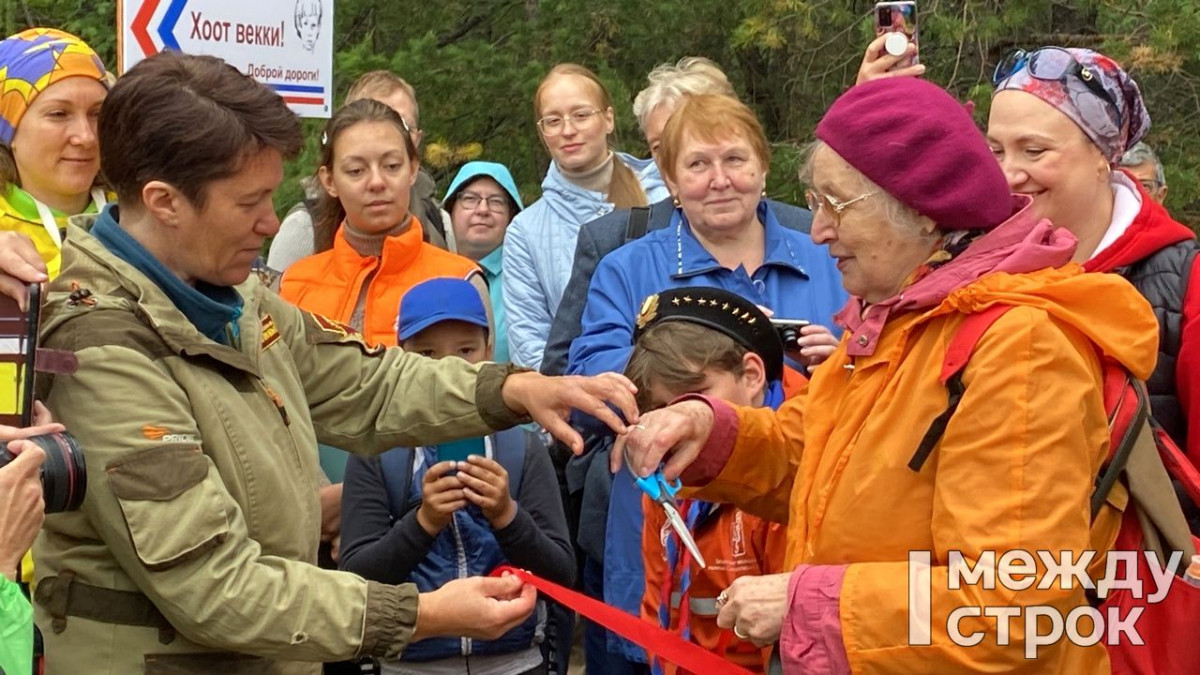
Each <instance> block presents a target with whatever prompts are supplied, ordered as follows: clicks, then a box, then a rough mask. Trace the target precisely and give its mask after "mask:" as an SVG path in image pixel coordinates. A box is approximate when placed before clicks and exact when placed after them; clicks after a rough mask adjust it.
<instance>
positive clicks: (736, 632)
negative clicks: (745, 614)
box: [733, 623, 750, 640]
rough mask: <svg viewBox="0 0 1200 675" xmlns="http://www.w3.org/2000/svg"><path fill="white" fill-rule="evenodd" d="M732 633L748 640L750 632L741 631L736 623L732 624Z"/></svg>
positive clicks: (738, 637)
mask: <svg viewBox="0 0 1200 675" xmlns="http://www.w3.org/2000/svg"><path fill="white" fill-rule="evenodd" d="M733 634H734V636H735V637H737V639H739V640H749V639H750V634H749V633H742V632H741V631H739V630H738V627H737V624H736V623H735V624H733Z"/></svg>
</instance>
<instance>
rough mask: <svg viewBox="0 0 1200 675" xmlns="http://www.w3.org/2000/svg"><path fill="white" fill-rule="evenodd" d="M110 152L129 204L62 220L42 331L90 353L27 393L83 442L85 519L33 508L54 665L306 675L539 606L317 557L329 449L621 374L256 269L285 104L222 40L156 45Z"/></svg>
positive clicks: (40, 614)
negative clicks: (415, 328) (540, 360)
mask: <svg viewBox="0 0 1200 675" xmlns="http://www.w3.org/2000/svg"><path fill="white" fill-rule="evenodd" d="M99 128H100V135H101V138H102V139H103V143H102V155H101V163H102V166H103V169H104V172H105V175H106V176H107V177H108V178H109V179H110V180H111V182H112V185H113V187H114V189H115V190H116V192H117V195H118V197H119V199H120V207H119V208H118V207H115V206H110V207H108V208H106V209H104V211H102V212H101V213H100V214H99V215H96V216H90V217H87V218H83V219H81V220H79V221H77V222H76V223H74V224H73V225H72V232H71V235H70V237H68V240H67V246H66V248H65V250H64V255H63V257H64V266H63V270H62V274H61V275H60V276H59V277H58V278H57V279H56V280H55V281H53V282H52V283H51V284H50V287H49V293H48V298H47V303H46V313H45V316H44V318H43V325H42V328H43V334H42V337H43V342H44V343H45V345H46V346H48V347H53V348H58V349H65V350H70V351H73V352H74V353H75V355H76V356H77V357H78V360H79V366H78V369H77V371H76V372H75V373H73V374H71V375H59V376H57V377H55V378H54V379H53V380H48V381H46V382H43V383H42V385H43V386H42V387H41V389H40V394H41V397H42V398H44V400H46V402H47V404H48V405H49V407H50V408H51V410H53V411H54V412H55V414H56V416H57V418H58V419H59V420H60V421H61V422H63V423H64V424H65V425H66V427H67V428H68V429H70V430H71V431H72V432H73V433H74V434H75V435H76V436H77V438H78V439H79V441H80V443H81V445H82V446H83V448H84V452H85V456H86V461H87V465H88V466H87V468H88V494H87V498H86V500H85V502H84V504H83V506H82V507H81V509H80V510H79V511H77V512H73V513H64V514H55V515H51V516H49V517H48V518H47V519H46V524H45V529H44V531H43V534H42V536H41V537H40V538H39V540H38V544H37V545H36V546H35V554H36V555H37V556H38V560H39V565H38V580H39V585H38V590H37V593H36V598H35V599H36V604H37V613H36V620H37V622H38V623H39V625H40V626H41V628H42V629H43V632H44V634H45V637H46V651H47V666H48V668H47V672H48V673H51V674H55V673H71V674H75V673H95V674H104V675H109V674H111V675H116V674H118V673H120V674H125V673H135V672H144V673H213V672H224V673H265V672H270V673H316V672H318V671H319V670H320V665H319V662H320V661H337V660H344V659H349V658H354V657H362V656H375V657H384V656H392V657H394V656H396V655H398V654H399V653H400V651H401V650H402V649H403V648H404V647H405V645H406V644H408V643H409V642H410V641H412V640H416V639H421V638H423V637H428V636H434V635H445V636H468V637H485V638H486V637H495V636H497V635H500V634H502V633H504V632H505V631H506V630H508V629H509V628H511V627H512V626H514V625H516V624H517V623H519V622H520V621H522V620H523V619H524V617H525V616H527V615H528V613H529V612H530V611H531V610H532V609H533V607H534V600H535V593H534V591H533V589H532V588H531V587H528V586H523V584H522V583H521V582H520V581H519V580H517V579H515V578H513V577H508V578H495V579H482V578H474V579H464V580H461V581H456V582H453V583H451V584H447V585H446V586H444V587H443V588H441V589H439V590H438V591H436V592H432V593H427V594H418V593H417V592H416V590H415V588H414V587H413V586H411V585H400V586H389V585H385V584H379V583H373V582H368V581H365V580H363V579H362V578H360V577H357V576H355V575H352V574H347V573H342V572H336V571H329V570H321V569H318V568H317V567H316V566H315V565H314V564H313V563H315V561H316V554H317V542H318V538H319V534H320V527H319V526H320V520H319V515H320V513H319V505H318V500H317V482H316V476H317V473H318V466H317V452H316V445H317V441H318V440H320V441H322V442H325V443H328V444H331V445H335V446H337V447H341V448H346V449H348V450H350V451H352V452H356V453H363V454H373V453H378V452H380V451H383V450H386V449H388V448H390V447H393V446H397V445H417V444H431V443H438V442H442V441H449V440H453V439H458V438H463V437H468V436H479V435H482V434H485V433H488V432H489V431H490V430H493V429H503V428H506V427H509V426H512V425H514V424H517V423H520V422H524V421H530V420H534V421H537V422H538V423H540V424H542V425H543V426H544V427H546V428H547V429H548V430H549V431H551V432H552V433H554V434H556V435H558V436H559V437H560V438H562V439H564V441H566V442H567V443H568V444H571V445H573V446H574V447H579V446H581V445H582V442H581V439H580V438H579V436H578V435H577V434H576V433H575V432H573V431H572V430H571V429H570V427H569V426H568V425H567V423H566V421H565V419H564V418H565V416H566V414H567V413H568V411H569V409H570V408H572V407H582V408H584V409H587V410H589V411H591V412H592V413H593V414H596V413H598V414H600V415H602V416H604V417H605V419H606V420H607V421H608V422H609V423H610V424H612V425H613V426H614V428H617V429H619V430H624V428H625V425H624V424H623V423H622V422H620V420H619V419H618V418H617V416H616V414H615V413H613V412H612V410H611V409H609V408H608V407H607V404H608V403H611V404H614V405H615V406H616V408H617V409H620V410H622V411H623V412H624V413H625V414H626V418H627V419H631V420H632V419H636V417H637V411H636V405H635V403H634V402H633V397H632V386H631V385H630V384H629V383H628V381H627V380H625V379H624V378H622V377H620V376H617V375H611V374H610V375H605V376H602V377H599V378H575V379H563V378H546V377H542V376H540V375H537V374H534V373H522V372H515V370H514V369H512V368H508V367H504V366H499V365H495V364H482V365H479V366H471V365H468V364H467V363H465V362H463V361H460V360H458V359H448V360H445V361H431V360H428V359H424V358H421V357H420V356H417V355H414V354H405V353H403V352H401V351H399V350H396V349H391V350H388V349H383V348H374V347H370V346H368V345H367V344H366V343H365V342H363V340H362V339H361V338H360V337H359V336H358V335H357V334H355V333H354V332H353V331H350V330H348V329H347V328H346V327H345V326H343V325H342V324H339V323H337V322H335V321H331V320H329V319H326V318H324V317H321V316H318V315H314V314H310V313H307V312H304V311H302V310H299V309H297V308H295V307H292V306H291V305H288V304H287V303H285V302H284V301H282V300H280V299H279V297H278V296H276V295H275V294H273V293H271V292H269V291H267V290H266V289H264V288H263V287H262V286H261V285H260V283H259V282H258V280H257V278H255V277H251V276H250V267H251V263H252V262H253V261H254V259H255V258H256V256H257V255H258V252H259V251H260V250H261V248H262V245H263V242H264V241H265V239H266V238H267V237H269V236H271V235H272V234H273V233H274V232H275V231H277V229H278V227H279V221H278V219H277V218H276V217H275V214H274V210H273V205H272V200H271V196H272V192H273V190H274V189H275V187H276V186H277V185H278V183H279V181H280V180H281V178H282V176H283V158H284V157H290V156H294V155H295V153H296V152H297V151H298V150H299V149H300V146H301V136H300V124H299V121H298V119H297V118H296V117H295V115H293V114H292V113H291V112H290V111H288V110H287V108H286V107H285V105H284V104H283V102H282V101H281V99H279V97H278V96H276V95H275V94H274V93H272V92H271V91H270V90H269V89H267V88H266V87H264V86H262V85H260V84H258V83H256V82H254V81H253V80H251V79H250V78H248V77H245V76H243V75H241V74H240V73H238V72H237V70H235V69H234V68H233V67H231V66H229V65H227V64H225V63H223V62H221V61H220V60H219V59H215V58H213V57H202V56H187V55H183V54H179V53H175V52H167V53H164V54H160V55H158V56H154V57H151V58H149V59H147V60H145V61H142V62H141V63H139V64H138V65H136V66H135V67H133V68H132V69H130V71H129V72H128V73H126V74H125V75H124V76H123V77H122V78H121V80H120V81H119V82H118V84H117V85H116V86H114V88H113V90H112V92H111V94H110V95H109V98H108V100H107V102H106V104H105V106H104V108H103V109H102V111H101V115H100V124H99Z"/></svg>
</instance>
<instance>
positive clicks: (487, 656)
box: [340, 278, 575, 675]
mask: <svg viewBox="0 0 1200 675" xmlns="http://www.w3.org/2000/svg"><path fill="white" fill-rule="evenodd" d="M487 331H488V320H487V311H486V310H485V309H484V307H483V300H482V299H481V298H480V296H479V292H478V291H477V290H476V289H475V287H474V286H472V285H471V283H470V282H468V281H464V280H462V279H453V278H436V279H430V280H428V281H425V282H422V283H420V284H417V285H416V286H413V287H412V288H411V289H410V290H409V291H408V292H407V293H405V294H404V297H403V298H402V299H401V300H400V311H399V319H398V320H397V325H396V332H397V337H398V339H399V344H400V347H401V348H403V349H404V350H405V351H411V352H415V353H418V354H422V355H424V356H428V357H430V358H435V359H440V358H446V357H450V356H455V357H458V358H461V359H464V360H466V361H468V362H470V363H479V362H482V361H486V360H488V359H489V358H490V356H491V348H490V347H489V346H488V332H487ZM428 404H429V405H430V406H431V407H432V406H436V405H437V404H438V402H437V401H429V402H428ZM341 547H342V552H341V561H340V567H341V569H343V570H348V571H351V572H355V573H357V574H359V575H361V576H363V577H364V578H366V579H370V580H372V581H379V582H383V583H413V584H416V585H417V588H419V589H421V590H422V591H426V590H428V591H434V590H437V589H438V588H440V587H441V586H443V585H445V584H446V583H447V582H449V581H450V580H452V579H455V578H458V577H461V576H464V575H466V576H476V575H487V574H490V573H491V572H492V570H494V569H496V568H497V567H499V566H501V565H513V566H516V567H520V568H524V569H527V570H529V571H531V572H533V573H534V574H536V575H538V576H540V577H542V578H545V579H549V580H550V581H553V582H555V583H558V584H564V585H570V584H571V583H572V582H573V581H574V576H575V554H574V551H573V550H572V547H571V544H570V540H569V538H568V534H567V520H566V516H565V515H564V513H563V507H562V500H561V498H560V497H559V493H558V488H557V483H556V482H555V478H554V467H553V465H552V464H551V462H550V455H549V453H548V452H547V449H546V446H545V443H544V442H543V441H542V439H541V437H540V436H538V435H537V434H535V433H532V432H529V431H526V430H524V429H522V428H520V427H517V428H513V429H508V430H506V431H500V432H496V433H493V434H491V435H490V436H487V437H485V438H479V439H471V440H468V441H457V442H454V443H446V444H442V445H437V446H420V447H416V448H393V449H392V450H389V451H387V452H386V453H384V454H382V455H380V456H379V457H377V458H370V459H367V458H362V457H357V456H352V457H351V458H350V459H349V461H348V462H347V464H346V477H345V487H344V489H343V491H342V543H341ZM546 617H547V613H546V611H544V610H541V611H537V612H534V613H533V615H532V616H530V618H529V619H528V620H526V621H525V623H523V624H521V625H520V626H518V627H516V628H514V629H513V630H511V631H509V632H508V633H506V634H504V635H503V636H501V637H500V638H499V639H497V640H490V641H481V640H471V639H467V638H461V639H460V638H431V639H427V640H421V641H418V642H414V643H412V644H410V645H409V646H408V647H407V648H406V649H405V650H404V652H403V653H402V654H401V655H400V661H399V663H395V662H393V663H386V662H385V663H383V664H382V669H383V670H382V672H383V673H385V674H386V673H445V672H491V673H503V674H505V675H510V674H511V675H521V674H524V673H543V672H546V663H547V659H548V658H549V655H550V653H551V648H552V645H551V644H549V642H548V641H547V640H545V639H544V636H546V628H547V626H546Z"/></svg>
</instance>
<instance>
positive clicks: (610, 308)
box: [567, 203, 848, 662]
mask: <svg viewBox="0 0 1200 675" xmlns="http://www.w3.org/2000/svg"><path fill="white" fill-rule="evenodd" d="M758 215H759V220H760V221H761V222H762V223H763V224H764V227H765V248H766V251H765V256H764V258H763V264H762V266H761V267H759V268H758V269H757V270H755V272H754V274H753V275H748V274H746V271H745V269H743V268H741V267H739V268H738V269H736V270H729V269H727V268H725V267H722V266H721V265H720V264H719V263H718V262H717V261H716V259H715V258H713V257H712V255H711V254H710V253H709V252H708V251H707V250H706V249H705V248H704V247H703V246H702V245H701V244H700V242H699V241H697V239H696V237H695V236H694V235H693V234H692V231H691V228H690V227H689V226H688V224H687V219H686V218H685V217H684V216H683V214H682V211H680V210H679V209H676V210H675V215H674V216H672V220H671V224H670V225H668V226H667V227H664V228H662V229H660V230H655V231H653V232H650V233H649V234H647V235H646V236H644V237H642V238H641V239H638V240H636V241H633V242H630V243H628V244H626V245H624V246H622V247H621V248H619V249H617V250H616V251H613V252H612V253H610V254H608V255H607V256H605V257H604V258H603V259H601V261H600V264H599V265H598V266H597V267H596V272H595V274H594V275H593V276H592V282H591V286H590V288H589V289H588V296H587V304H586V305H584V310H583V332H582V334H581V335H580V336H579V337H578V338H576V339H575V341H574V342H572V343H571V350H570V360H569V364H568V366H567V372H568V373H570V374H572V375H596V374H598V373H603V372H607V371H615V372H618V373H619V372H623V371H624V370H625V364H626V362H627V361H628V360H629V354H630V352H631V351H632V350H633V347H632V345H633V328H634V324H635V321H636V320H637V314H638V312H639V311H640V309H641V306H642V302H643V301H645V299H646V297H647V296H649V295H651V294H653V293H658V292H660V291H664V290H667V289H669V288H679V287H683V286H716V287H719V288H724V289H726V290H729V291H733V292H734V293H737V294H739V295H741V296H743V297H745V298H749V299H751V300H752V301H753V302H755V303H756V304H759V305H762V306H764V307H767V308H769V309H771V310H772V311H774V312H775V316H776V317H778V318H781V319H806V320H808V321H811V322H813V323H817V324H821V325H824V326H827V327H829V328H830V330H835V329H834V323H833V315H834V313H835V312H837V311H838V310H840V309H841V308H842V306H843V305H845V304H846V301H847V300H848V295H847V293H846V290H845V289H844V288H842V279H841V274H840V273H839V272H838V270H837V265H836V262H835V261H834V260H833V259H832V258H831V257H830V256H829V253H828V251H826V249H825V247H824V246H819V245H817V244H814V243H813V241H812V239H811V238H810V237H809V236H808V235H807V234H803V233H800V232H796V231H795V230H790V229H787V228H785V227H783V226H781V225H780V224H779V221H778V220H777V219H776V218H775V215H774V213H772V211H771V210H770V208H768V206H767V204H766V203H763V204H760V205H759V213H758ZM834 334H835V335H836V334H838V333H837V331H836V330H835V332H834ZM579 422H580V423H581V424H584V425H585V426H587V427H588V428H589V430H593V429H595V430H598V427H595V425H593V424H591V423H590V422H591V420H590V418H589V419H585V418H579ZM641 505H642V501H641V493H640V492H639V490H638V488H637V486H636V485H635V484H634V483H633V480H632V479H631V478H630V476H629V474H628V472H625V471H622V472H620V473H618V474H617V475H615V476H613V481H612V492H611V495H610V501H609V509H608V523H607V531H606V536H605V546H604V602H605V603H607V604H609V605H612V606H615V607H620V608H621V609H623V610H625V611H626V612H629V613H630V614H633V615H635V616H637V615H638V614H639V611H640V605H641V600H642V592H643V591H644V589H645V580H646V573H645V570H644V569H643V566H642V554H641V545H642V522H643V518H642V510H641ZM608 647H609V651H610V652H615V653H619V654H622V655H624V656H625V657H626V658H629V659H634V660H638V661H642V662H645V660H646V657H645V653H644V651H643V650H642V649H641V648H639V647H637V646H636V645H634V644H633V643H631V642H627V641H625V640H621V639H620V638H616V637H615V636H613V635H611V634H610V635H609V642H608Z"/></svg>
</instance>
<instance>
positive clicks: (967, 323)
mask: <svg viewBox="0 0 1200 675" xmlns="http://www.w3.org/2000/svg"><path fill="white" fill-rule="evenodd" d="M1010 309H1012V306H1011V305H992V306H990V307H987V308H986V309H984V310H983V311H980V312H976V313H974V314H970V315H968V316H967V317H966V318H965V319H963V322H962V324H961V325H959V327H958V330H957V332H956V333H955V334H954V337H952V338H951V339H950V344H949V345H948V346H947V348H946V355H945V357H944V359H943V361H942V369H941V373H940V375H939V376H938V379H939V380H941V381H942V382H944V383H945V384H946V409H945V410H943V411H942V413H941V414H940V415H938V416H937V417H935V418H934V419H933V421H932V422H930V423H929V429H927V430H926V431H925V436H924V437H922V438H921V444H920V445H918V446H917V451H916V452H914V453H913V456H912V459H910V460H908V468H910V469H912V470H913V471H916V472H920V471H921V467H923V466H925V462H926V460H928V459H929V455H930V454H932V453H933V449H934V448H935V447H937V444H938V441H940V440H942V436H943V435H944V434H945V433H946V425H948V424H949V423H950V418H951V417H953V416H954V411H955V410H958V404H959V402H960V401H962V397H963V394H964V393H966V390H967V388H966V385H964V384H963V381H962V374H963V371H965V370H966V369H967V362H968V361H970V360H971V354H972V353H973V352H974V351H975V343H977V342H979V340H980V338H982V337H983V334H984V333H986V332H987V330H988V329H989V328H991V326H992V324H993V323H995V322H996V321H997V320H999V319H1000V317H1002V316H1004V314H1005V313H1006V312H1008V311H1009V310H1010Z"/></svg>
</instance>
